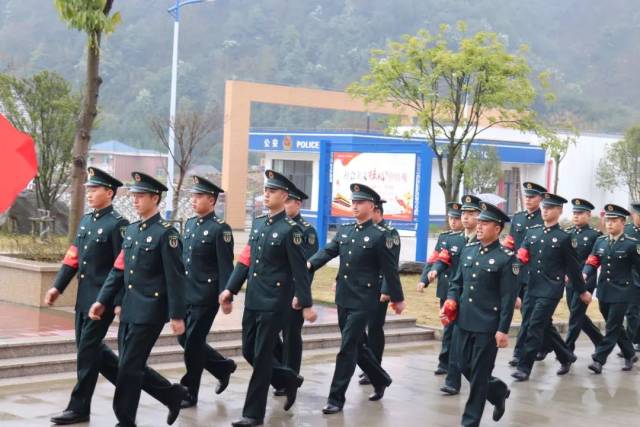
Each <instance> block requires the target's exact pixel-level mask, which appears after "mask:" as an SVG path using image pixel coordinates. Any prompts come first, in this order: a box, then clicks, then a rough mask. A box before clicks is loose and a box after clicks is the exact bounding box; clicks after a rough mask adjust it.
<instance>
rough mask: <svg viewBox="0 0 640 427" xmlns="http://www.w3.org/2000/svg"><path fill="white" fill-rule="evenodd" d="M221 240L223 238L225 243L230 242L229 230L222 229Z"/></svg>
mask: <svg viewBox="0 0 640 427" xmlns="http://www.w3.org/2000/svg"><path fill="white" fill-rule="evenodd" d="M222 240H224V241H225V242H226V243H231V231H228V230H227V231H223V232H222Z"/></svg>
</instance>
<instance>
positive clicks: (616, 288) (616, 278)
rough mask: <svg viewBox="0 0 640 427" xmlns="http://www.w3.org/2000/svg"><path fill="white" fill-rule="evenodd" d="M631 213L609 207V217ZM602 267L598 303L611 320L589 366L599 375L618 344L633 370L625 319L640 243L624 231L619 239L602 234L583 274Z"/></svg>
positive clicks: (632, 358) (632, 289)
mask: <svg viewBox="0 0 640 427" xmlns="http://www.w3.org/2000/svg"><path fill="white" fill-rule="evenodd" d="M628 215H629V212H628V211H627V210H626V209H624V208H621V207H620V206H616V205H612V204H608V205H606V206H605V216H607V217H621V218H625V217H626V216H628ZM598 268H600V275H599V277H598V288H597V296H598V305H599V307H600V313H602V316H603V317H604V318H605V320H606V322H607V323H606V333H605V336H604V338H603V339H602V341H601V342H600V343H599V344H598V346H597V347H596V350H595V353H594V354H593V355H592V356H591V358H592V359H593V363H592V364H591V365H589V369H591V370H592V371H594V372H596V373H598V374H599V373H600V372H602V365H604V364H605V363H606V361H607V357H608V356H609V354H610V353H611V351H612V350H613V349H614V347H615V346H616V344H618V346H619V347H620V349H621V350H622V354H623V356H624V358H625V359H626V363H625V368H624V370H631V369H632V368H633V363H634V362H635V352H634V349H633V345H632V344H631V341H630V340H629V336H628V335H627V332H626V330H625V329H624V326H623V322H624V315H625V313H626V311H627V308H628V306H629V301H631V300H632V299H633V294H634V292H636V290H635V289H634V286H635V284H634V272H633V270H634V269H640V242H639V241H637V240H636V239H634V238H633V237H629V236H626V235H624V234H622V235H621V236H619V237H618V238H617V239H614V238H613V237H612V236H601V237H600V238H598V240H596V243H595V245H594V246H593V249H592V251H591V255H589V258H588V259H587V262H586V264H585V266H584V269H583V273H584V274H586V275H587V277H591V276H594V275H595V274H596V272H597V270H598Z"/></svg>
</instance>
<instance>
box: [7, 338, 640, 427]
mask: <svg viewBox="0 0 640 427" xmlns="http://www.w3.org/2000/svg"><path fill="white" fill-rule="evenodd" d="M437 349H438V343H437V342H434V343H428V344H425V345H421V346H418V347H415V346H413V347H409V348H407V347H399V348H394V349H392V350H391V351H389V352H388V354H387V355H386V357H385V360H384V365H385V367H386V368H387V370H388V371H389V372H390V374H391V375H392V377H393V379H394V383H393V384H392V386H391V387H390V388H389V389H388V391H387V394H386V395H385V397H384V399H383V400H382V401H381V402H369V401H367V396H368V394H369V393H370V392H371V389H370V387H368V386H365V387H363V386H359V385H358V384H357V383H356V382H355V380H354V381H353V382H352V384H351V386H350V388H349V391H348V395H347V399H348V400H347V404H346V406H345V409H344V412H343V413H342V414H338V415H333V416H326V415H322V413H321V408H322V406H323V405H324V403H325V399H326V395H327V392H328V389H329V383H330V381H331V375H332V372H333V360H334V356H333V355H330V354H321V355H315V356H308V357H305V362H304V364H303V372H302V373H303V375H304V376H305V378H306V380H305V383H304V385H303V387H302V389H301V392H300V393H299V396H298V401H297V403H296V404H295V406H294V407H293V409H292V410H291V411H290V412H284V411H283V410H282V405H283V403H284V400H283V398H270V399H269V403H268V410H267V418H266V419H265V424H266V425H272V426H279V427H289V426H291V427H293V426H305V427H306V426H309V427H315V426H318V427H319V426H323V427H324V426H336V427H340V426H366V427H376V426H380V427H382V426H392V425H395V426H403V425H404V426H416V425H426V426H435V427H440V426H442V427H451V426H455V425H459V419H460V418H459V417H460V414H461V412H462V407H463V405H464V402H465V400H466V396H465V395H466V392H467V390H468V387H467V384H466V383H465V384H464V386H463V392H462V394H461V395H460V396H455V397H444V396H442V395H441V394H440V393H439V392H438V387H439V385H440V381H441V378H438V377H435V376H434V375H433V370H434V369H435V367H436V364H437ZM590 352H591V348H590V345H588V343H586V342H580V343H579V346H578V350H577V354H578V356H579V360H578V362H577V363H576V365H575V366H574V369H573V370H572V372H571V373H570V374H569V375H567V376H566V377H564V378H560V377H557V376H556V375H555V371H556V369H557V363H556V362H555V361H553V360H552V359H551V358H549V359H547V360H546V361H544V362H541V363H539V364H538V365H536V367H535V368H534V371H533V375H532V379H531V380H530V381H529V382H527V383H521V384H520V383H519V384H512V390H513V391H512V393H511V398H510V399H509V400H508V402H507V412H506V414H505V416H504V419H503V420H502V421H501V422H500V425H503V426H516V427H518V426H522V427H525V426H527V427H531V426H562V427H574V426H575V427H584V425H590V426H603V425H606V426H608V427H615V426H634V425H637V423H638V419H639V416H640V410H639V409H638V408H639V407H640V398H639V397H638V393H639V389H640V374H639V371H637V370H636V371H633V372H631V373H625V372H622V371H620V368H621V366H622V362H621V360H620V359H618V358H617V357H616V356H615V355H614V356H613V357H612V358H611V360H610V362H609V364H608V365H606V367H605V371H604V375H600V376H595V375H592V374H590V373H589V371H588V370H587V364H588V363H589V358H588V355H589V353H590ZM510 354H511V350H501V351H500V354H499V357H498V362H497V368H496V374H497V375H498V376H499V377H501V378H503V379H505V380H506V381H507V383H509V384H511V382H512V381H511V380H512V379H511V377H510V376H509V374H510V372H511V370H510V368H509V367H508V366H507V361H508V358H509V356H510ZM166 374H167V376H168V377H170V378H172V379H174V380H175V379H177V378H179V377H180V375H181V371H180V370H178V369H175V370H170V371H167V372H166ZM249 374H250V371H249V369H248V368H247V365H245V364H242V365H241V366H240V368H239V369H238V371H237V372H236V374H235V376H234V377H233V380H232V383H231V385H230V386H229V388H228V390H227V391H226V392H225V393H224V394H223V395H222V396H216V395H215V394H214V393H213V388H214V380H213V379H212V377H211V376H209V375H208V374H207V375H205V377H204V381H203V383H204V385H203V387H202V390H201V402H200V404H199V406H198V407H197V408H194V409H188V410H185V411H183V412H182V414H181V415H180V418H178V421H177V422H176V424H175V425H177V426H224V425H229V423H230V422H231V421H232V420H233V419H235V418H237V417H239V416H240V413H241V410H242V404H243V401H244V393H245V391H246V385H247V381H248V377H249ZM71 386H72V383H71V382H70V381H66V382H62V383H59V382H56V383H51V384H44V385H27V386H19V387H13V388H11V389H4V390H3V389H0V425H2V426H3V427H14V426H20V427H24V426H43V425H48V421H47V420H48V418H49V417H50V416H51V415H52V414H55V413H57V412H58V411H59V410H60V409H62V408H63V407H64V405H66V402H67V399H68V395H69V391H70V389H71ZM112 394H113V387H112V386H111V385H110V384H109V383H106V382H104V381H100V382H99V384H98V387H97V390H96V395H95V397H94V403H93V414H92V419H91V422H90V423H88V424H82V426H91V427H98V426H99V427H101V426H113V425H114V424H115V417H114V415H113V412H112V410H111V398H112ZM491 412H492V408H491V407H489V406H488V407H487V408H486V410H485V418H484V420H485V423H484V424H485V425H493V424H495V423H494V422H493V421H492V420H491ZM165 416H166V410H165V408H164V407H162V406H161V405H160V404H159V403H157V402H155V401H154V400H153V399H151V398H149V397H148V396H146V395H143V398H142V401H141V407H140V410H139V411H138V420H139V423H138V425H139V426H149V427H151V426H154V427H157V426H162V425H165V423H164V419H165Z"/></svg>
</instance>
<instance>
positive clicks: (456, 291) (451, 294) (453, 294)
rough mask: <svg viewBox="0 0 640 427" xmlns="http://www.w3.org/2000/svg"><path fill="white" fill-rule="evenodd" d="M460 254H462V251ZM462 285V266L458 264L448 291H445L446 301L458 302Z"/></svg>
mask: <svg viewBox="0 0 640 427" xmlns="http://www.w3.org/2000/svg"><path fill="white" fill-rule="evenodd" d="M460 252H464V249H463V250H462V251H460ZM463 285H464V282H463V276H462V264H458V267H457V268H456V269H455V272H454V273H453V277H451V280H449V290H448V291H447V299H452V300H454V301H455V302H458V301H459V300H460V295H461V294H462V286H463Z"/></svg>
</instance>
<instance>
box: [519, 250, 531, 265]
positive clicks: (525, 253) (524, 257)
mask: <svg viewBox="0 0 640 427" xmlns="http://www.w3.org/2000/svg"><path fill="white" fill-rule="evenodd" d="M516 258H518V260H519V261H520V262H521V263H523V264H529V250H528V249H525V248H520V249H518V255H516Z"/></svg>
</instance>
